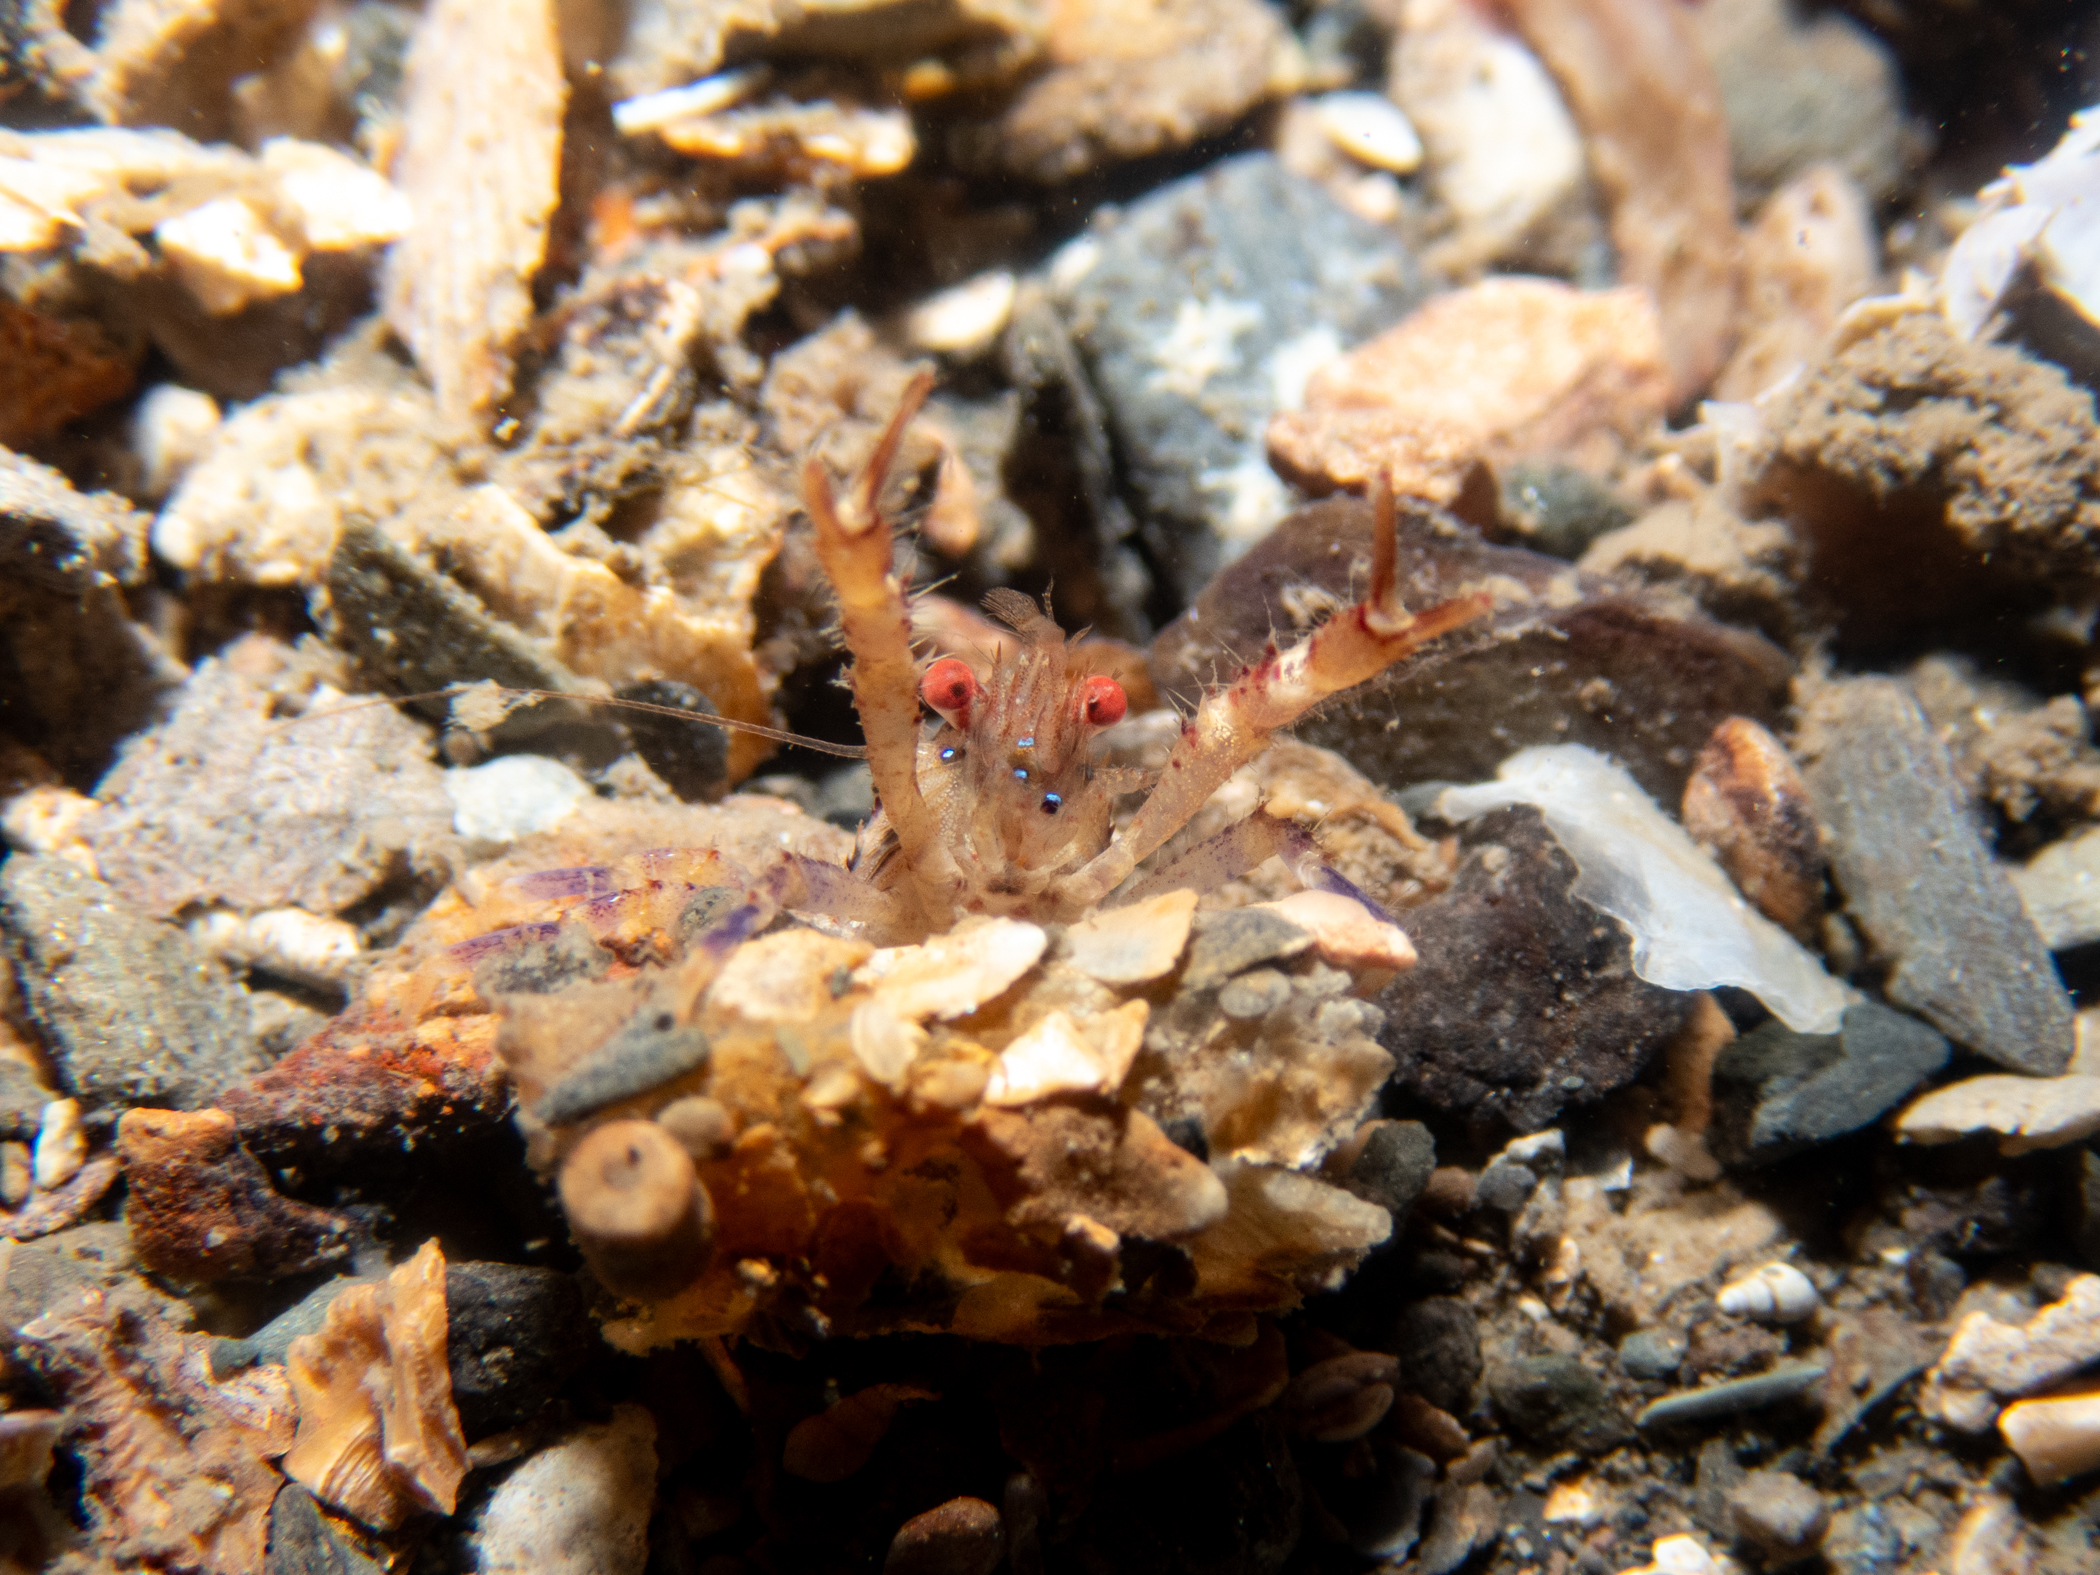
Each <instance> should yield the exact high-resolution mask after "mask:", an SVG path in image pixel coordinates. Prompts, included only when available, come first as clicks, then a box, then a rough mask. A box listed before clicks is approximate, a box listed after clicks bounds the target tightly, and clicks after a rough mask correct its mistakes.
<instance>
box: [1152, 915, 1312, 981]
mask: <svg viewBox="0 0 2100 1575" xmlns="http://www.w3.org/2000/svg"><path fill="white" fill-rule="evenodd" d="M1311 945H1312V936H1311V935H1310V934H1308V933H1307V932H1306V931H1305V930H1303V929H1301V928H1299V927H1298V926H1297V925H1295V924H1293V923H1291V921H1290V920H1289V919H1286V918H1284V917H1282V916H1281V915H1280V914H1275V913H1268V912H1264V911H1263V910H1261V909H1259V908H1229V909H1227V910H1226V911H1225V912H1223V913H1218V914H1209V915H1204V914H1199V915H1198V916H1197V919H1196V933H1195V935H1194V937H1193V938H1192V939H1191V940H1190V942H1189V951H1188V961H1187V963H1186V964H1185V965H1184V966H1183V968H1182V972H1181V986H1182V988H1183V989H1184V990H1207V989H1209V988H1211V986H1213V985H1216V984H1222V983H1224V982H1225V981H1226V980H1227V979H1230V978H1231V977H1232V976H1233V975H1234V974H1236V973H1241V972H1243V971H1245V970H1246V969H1249V968H1252V967H1254V966H1255V965H1256V964H1257V963H1266V962H1278V961H1281V960H1282V959H1284V958H1286V957H1295V956H1297V955H1298V954H1299V953H1300V952H1302V951H1305V950H1306V949H1308V948H1309V947H1310V946H1311Z"/></svg>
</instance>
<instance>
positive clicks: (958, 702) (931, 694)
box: [919, 656, 979, 727]
mask: <svg viewBox="0 0 2100 1575" xmlns="http://www.w3.org/2000/svg"><path fill="white" fill-rule="evenodd" d="M978 693H979V690H978V684H977V675H976V674H975V673H973V672H971V671H970V664H969V663H967V662H962V661H958V660H956V659H955V658H954V657H952V656H944V657H942V658H941V659H940V660H939V661H938V662H935V663H934V664H933V665H932V666H931V667H929V668H927V669H926V676H925V677H924V678H922V679H920V680H919V698H920V699H922V700H924V701H925V702H926V703H927V704H928V705H929V706H931V707H932V708H933V709H934V710H936V711H938V712H939V713H940V714H941V716H942V717H943V718H945V719H946V720H947V721H948V722H949V723H951V724H952V725H953V726H956V727H967V726H969V723H970V703H971V702H972V701H974V700H975V699H976V698H977V696H978Z"/></svg>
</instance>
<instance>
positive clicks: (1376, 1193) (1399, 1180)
mask: <svg viewBox="0 0 2100 1575" xmlns="http://www.w3.org/2000/svg"><path fill="white" fill-rule="evenodd" d="M1435 1168H1436V1139H1435V1138H1434V1137H1432V1136H1431V1135H1430V1132H1429V1128H1427V1127H1425V1126H1424V1125H1422V1123H1421V1122H1419V1121H1379V1122H1375V1123H1373V1125H1372V1129H1371V1134H1370V1136H1369V1137H1367V1138H1366V1139H1365V1140H1364V1146H1363V1150H1362V1152H1361V1153H1359V1154H1358V1155H1357V1156H1356V1163H1355V1164H1353V1165H1351V1166H1350V1167H1349V1176H1348V1180H1347V1183H1346V1184H1347V1186H1348V1188H1349V1190H1350V1191H1351V1192H1354V1193H1355V1194H1356V1195H1357V1196H1359V1197H1362V1198H1367V1199H1369V1200H1370V1201H1371V1202H1373V1203H1376V1204H1377V1205H1378V1206H1379V1207H1380V1208H1382V1209H1384V1210H1385V1211H1386V1212H1387V1213H1389V1214H1391V1215H1392V1216H1393V1230H1394V1233H1395V1234H1398V1232H1399V1229H1400V1225H1401V1223H1402V1221H1404V1220H1405V1219H1406V1218H1407V1211H1408V1210H1409V1209H1411V1208H1413V1207H1414V1205H1415V1199H1417V1198H1419V1197H1420V1196H1421V1195H1422V1189H1423V1188H1424V1187H1426V1186H1428V1185H1429V1173H1430V1172H1431V1171H1432V1170H1434V1169H1435Z"/></svg>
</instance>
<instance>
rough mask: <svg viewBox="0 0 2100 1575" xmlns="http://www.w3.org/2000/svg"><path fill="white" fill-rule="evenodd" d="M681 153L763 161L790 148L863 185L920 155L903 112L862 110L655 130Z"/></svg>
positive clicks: (783, 108) (718, 118) (769, 113)
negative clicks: (838, 167) (840, 170)
mask: <svg viewBox="0 0 2100 1575" xmlns="http://www.w3.org/2000/svg"><path fill="white" fill-rule="evenodd" d="M654 129H655V131H656V134H657V135H658V136H659V137H661V138H663V140H664V142H665V143H666V144H667V145H668V146H670V147H672V148H675V149H677V150H678V151H679V152H680V153H685V154H689V155H691V156H693V157H695V158H708V159H736V160H745V159H758V158H762V157H766V156H769V155H772V154H774V153H775V152H776V150H779V149H782V148H785V149H788V150H792V151H793V152H795V153H799V154H800V155H801V156H802V157H803V158H806V159H813V160H819V161H822V162H824V163H829V164H838V165H842V166H844V167H845V169H846V170H847V172H848V173H850V174H852V175H853V176H855V177H856V178H858V179H862V180H867V179H872V178H876V177H879V176H883V175H894V174H896V173H897V172H898V171H899V170H901V169H903V168H904V167H905V166H906V165H908V164H910V163H911V161H912V159H913V158H914V157H915V156H916V155H917V153H918V151H919V139H918V137H917V135H916V134H914V132H913V131H912V129H911V117H910V116H909V115H907V114H906V113H905V112H904V111H903V110H901V109H864V108H861V107H859V106H857V105H850V104H834V103H832V102H830V101H828V100H825V101H820V102H818V103H815V104H770V103H769V104H761V105H755V106H752V107H750V108H746V109H733V110H729V111H727V112H726V113H723V114H718V115H698V116H693V117H691V118H689V119H685V120H674V121H670V122H667V123H666V124H664V125H661V126H657V127H655V128H654Z"/></svg>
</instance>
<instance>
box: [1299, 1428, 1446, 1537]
mask: <svg viewBox="0 0 2100 1575" xmlns="http://www.w3.org/2000/svg"><path fill="white" fill-rule="evenodd" d="M1362 1455H1368V1457H1369V1462H1370V1469H1369V1470H1364V1469H1362V1466H1361V1458H1362ZM1362 1455H1352V1457H1351V1465H1352V1466H1353V1467H1355V1469H1344V1470H1336V1469H1327V1470H1322V1471H1321V1473H1320V1475H1319V1476H1318V1477H1317V1478H1316V1481H1315V1486H1316V1487H1317V1489H1318V1491H1319V1495H1320V1503H1321V1505H1322V1506H1323V1507H1324V1508H1325V1509H1326V1510H1327V1511H1328V1513H1329V1514H1331V1515H1333V1516H1334V1517H1335V1519H1337V1520H1339V1521H1340V1522H1341V1523H1342V1526H1343V1528H1344V1529H1345V1530H1346V1531H1347V1532H1348V1533H1349V1545H1350V1546H1351V1547H1352V1548H1354V1549H1355V1550H1356V1551H1357V1552H1358V1553H1361V1554H1362V1555H1364V1557H1366V1558H1374V1559H1385V1560H1392V1561H1398V1560H1400V1559H1403V1558H1405V1557H1406V1556H1407V1554H1408V1552H1409V1550H1410V1549H1412V1548H1413V1547H1414V1545H1415V1540H1416V1538H1417V1537H1418V1536H1419V1535H1420V1534H1421V1529H1422V1511H1423V1510H1424V1509H1426V1508H1427V1507H1428V1506H1429V1501H1430V1498H1431V1497H1432V1495H1433V1494H1434V1493H1435V1490H1436V1479H1437V1467H1436V1462H1435V1461H1433V1460H1431V1459H1429V1458H1428V1457H1427V1456H1426V1455H1418V1454H1416V1453H1415V1452H1414V1451H1413V1450H1412V1449H1404V1448H1402V1447H1401V1446H1400V1445H1398V1444H1396V1443H1394V1442H1393V1441H1392V1440H1391V1439H1389V1438H1386V1437H1383V1436H1381V1435H1379V1434H1375V1433H1374V1434H1372V1435H1371V1436H1370V1437H1368V1438H1366V1439H1365V1440H1364V1447H1363V1451H1362ZM1316 1465H1317V1466H1320V1467H1325V1466H1327V1465H1328V1462H1325V1461H1318V1462H1316Z"/></svg>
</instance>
